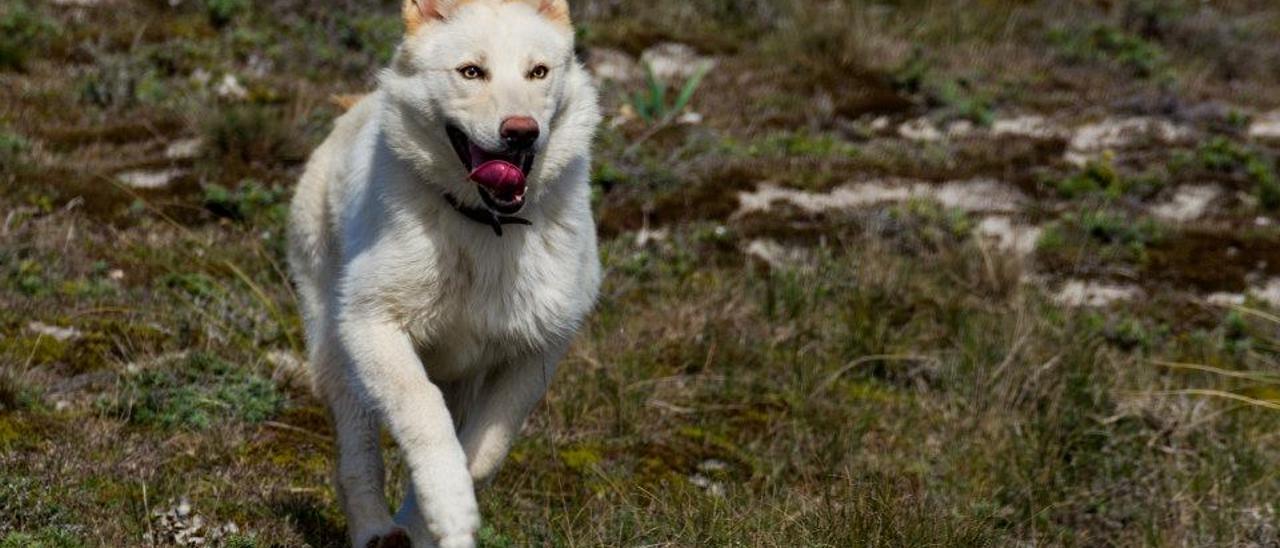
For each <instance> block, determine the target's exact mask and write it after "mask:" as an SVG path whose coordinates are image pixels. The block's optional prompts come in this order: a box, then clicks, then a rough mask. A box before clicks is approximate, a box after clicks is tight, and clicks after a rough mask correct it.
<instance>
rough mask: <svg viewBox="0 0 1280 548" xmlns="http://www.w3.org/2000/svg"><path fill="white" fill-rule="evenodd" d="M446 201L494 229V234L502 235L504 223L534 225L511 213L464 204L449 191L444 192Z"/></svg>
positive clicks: (467, 215)
mask: <svg viewBox="0 0 1280 548" xmlns="http://www.w3.org/2000/svg"><path fill="white" fill-rule="evenodd" d="M444 201H446V202H449V205H451V206H453V209H456V210H458V213H461V214H462V216H464V217H466V218H468V219H471V220H472V221H475V222H477V223H480V224H482V225H486V226H488V227H490V228H492V229H493V233H494V235H496V236H497V237H499V238H501V237H502V225H526V226H528V225H532V224H533V223H532V222H530V221H529V220H528V219H524V218H521V217H514V216H511V215H499V214H497V213H494V212H493V210H491V209H489V208H487V207H475V206H469V205H464V204H462V203H461V202H459V201H458V198H457V197H455V196H454V195H453V194H450V193H448V192H445V193H444Z"/></svg>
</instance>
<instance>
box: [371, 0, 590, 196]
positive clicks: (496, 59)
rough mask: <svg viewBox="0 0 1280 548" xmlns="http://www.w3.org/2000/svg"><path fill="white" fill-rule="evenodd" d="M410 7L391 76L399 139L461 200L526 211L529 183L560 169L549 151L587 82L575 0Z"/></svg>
mask: <svg viewBox="0 0 1280 548" xmlns="http://www.w3.org/2000/svg"><path fill="white" fill-rule="evenodd" d="M403 9H404V20H405V29H406V32H405V39H404V42H403V43H402V44H401V46H400V48H399V50H398V51H397V53H396V57H395V59H394V60H393V61H392V66H391V69H390V70H388V71H386V72H385V73H384V74H383V76H382V78H381V81H382V87H383V89H385V90H386V92H387V94H388V97H389V98H390V100H391V102H392V108H394V109H396V116H393V118H397V119H399V120H398V121H397V122H396V123H397V124H400V125H401V126H402V127H401V128H399V131H395V130H393V131H392V132H391V133H392V134H393V135H392V138H393V141H395V140H398V141H399V142H393V143H392V146H393V147H394V148H395V149H396V150H397V152H398V153H400V154H401V155H407V156H408V157H410V159H411V160H413V159H415V157H416V159H417V160H419V161H418V162H416V163H417V164H419V165H426V166H430V167H429V171H430V174H431V178H432V179H434V180H433V181H432V182H433V183H437V184H441V185H443V186H444V187H445V189H446V190H447V191H449V192H452V193H454V194H455V195H458V197H459V198H461V199H464V200H468V199H469V198H472V197H474V196H476V195H477V194H478V196H479V197H480V198H481V199H482V200H483V202H484V204H485V205H487V206H488V207H489V208H490V209H493V210H494V211H497V212H499V213H506V214H510V213H514V212H516V211H519V210H520V209H521V208H522V207H524V205H525V201H526V189H527V185H530V184H537V182H538V180H539V179H546V178H548V177H555V176H557V175H558V173H547V172H546V171H547V170H548V167H547V166H546V165H545V164H546V163H547V162H544V161H542V160H543V159H542V158H541V156H542V155H543V154H544V153H545V152H547V151H548V150H547V149H548V148H549V146H551V144H552V141H553V140H554V139H556V136H555V135H553V134H554V133H555V132H556V131H557V130H558V129H557V128H556V127H555V125H556V122H557V119H558V118H559V117H560V116H559V115H560V114H561V112H560V111H561V110H562V109H564V108H566V104H565V103H566V101H567V96H569V95H570V94H571V93H572V92H573V90H569V89H567V88H568V87H570V86H573V85H576V84H579V83H580V82H579V79H580V78H581V75H578V74H572V73H573V72H575V71H580V70H581V69H579V68H578V67H577V65H576V62H575V60H574V57H573V29H572V28H571V26H570V22H569V8H568V5H567V3H566V1H565V0H405V2H404V8H403ZM583 81H585V80H583ZM590 99H591V100H590V103H592V105H591V108H592V109H593V110H594V108H595V106H594V96H592V97H591V98H590ZM396 134H399V135H396ZM563 167H564V166H563V165H562V166H552V169H555V168H558V169H563ZM469 187H470V188H469ZM472 188H475V189H476V190H472ZM477 190H478V192H477Z"/></svg>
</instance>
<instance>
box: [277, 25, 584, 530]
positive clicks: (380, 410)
mask: <svg viewBox="0 0 1280 548" xmlns="http://www.w3.org/2000/svg"><path fill="white" fill-rule="evenodd" d="M444 15H445V19H444V20H443V21H440V22H435V23H433V24H432V25H430V26H429V27H427V28H425V29H423V30H422V31H420V32H418V33H417V34H415V35H411V36H409V37H407V38H406V39H405V42H404V43H403V44H402V45H401V47H400V49H399V51H398V52H397V55H396V58H395V59H394V60H393V62H392V67H391V68H390V69H388V70H386V71H384V72H383V74H382V75H381V77H380V85H379V90H378V91H376V92H374V93H373V94H372V95H370V96H369V97H367V98H365V99H364V100H362V101H361V102H360V103H358V104H357V105H356V106H355V107H354V108H353V109H352V110H351V111H350V112H348V113H347V114H345V115H344V116H342V117H341V118H340V119H339V120H338V121H337V124H336V127H335V128H334V130H333V133H332V134H331V135H330V136H329V138H328V139H327V140H326V141H325V142H324V143H323V144H322V145H321V146H320V147H319V148H318V149H317V150H316V151H315V153H314V155H313V156H312V158H311V161H310V163H309V164H308V166H307V170H306V173H305V174H304V175H303V176H302V179H301V181H300V182H299V185H298V189H297V195H296V196H295V198H294V201H293V209H292V213H291V222H290V247H289V262H290V266H291V269H292V271H293V274H294V277H295V279H296V282H297V285H298V288H299V292H300V295H301V301H302V312H303V316H304V319H305V323H306V331H307V341H308V345H309V350H310V358H311V364H312V370H313V373H314V381H315V385H316V389H317V392H318V393H319V394H320V395H321V397H322V398H323V399H324V400H325V402H326V403H327V405H328V406H329V409H330V411H331V414H332V418H333V420H334V423H335V428H336V430H337V436H338V440H337V442H338V449H339V457H338V464H337V472H336V478H335V484H336V487H337V489H338V492H339V497H340V499H341V502H342V505H343V510H344V511H345V512H346V515H347V518H348V522H349V532H350V535H351V541H352V542H353V544H355V545H356V546H360V547H363V546H365V544H366V543H367V542H368V541H370V540H371V539H375V538H377V537H378V536H379V535H383V534H386V533H387V532H389V531H391V530H392V529H393V528H395V527H396V526H400V527H403V528H404V529H406V530H407V531H408V533H409V534H410V536H411V538H412V539H413V544H414V545H415V546H437V545H438V546H472V545H473V544H474V535H475V532H476V530H477V529H478V527H479V524H480V516H479V512H478V509H477V506H476V498H475V491H474V485H477V484H480V485H482V484H484V483H485V482H486V481H488V480H489V479H491V478H492V477H493V475H494V473H495V472H496V471H497V469H498V467H499V465H500V464H501V462H502V460H503V459H504V458H505V456H506V453H507V451H508V449H509V448H510V445H511V442H512V440H513V438H514V436H516V435H517V434H518V432H519V430H520V427H521V424H522V422H523V421H524V419H525V417H526V416H527V415H528V413H529V412H530V410H531V409H532V408H533V406H534V405H535V404H536V403H537V402H538V401H539V400H540V399H541V398H542V396H543V394H544V392H545V390H546V388H547V383H548V382H549V380H550V379H551V377H552V375H553V374H554V371H555V367H556V363H557V362H558V361H559V360H560V358H561V357H562V356H563V354H564V352H565V349H566V347H567V346H568V344H569V341H570V339H572V337H573V336H574V334H575V332H576V331H577V329H578V327H579V326H580V325H581V323H582V321H583V318H584V316H585V315H586V314H587V313H588V312H589V310H590V309H591V307H592V305H593V303H594V301H595V297H596V293H597V289H598V287H599V283H600V276H601V274H600V266H599V260H598V257H597V253H596V241H595V240H596V235H595V225H594V222H593V220H592V218H591V211H590V191H589V188H588V186H587V174H588V166H589V164H590V161H589V149H590V145H591V140H592V138H593V135H594V132H595V127H596V126H597V124H598V123H599V120H600V115H599V112H598V106H597V101H596V91H595V89H594V88H593V87H592V85H591V83H590V79H589V78H588V76H587V74H586V72H585V70H583V69H582V68H581V67H580V66H579V65H578V63H577V62H576V61H574V59H573V38H572V34H571V31H570V30H569V29H568V28H567V27H566V26H563V25H558V24H555V23H553V22H551V21H549V20H547V19H545V18H544V17H542V16H541V15H540V14H539V13H538V11H537V9H535V7H532V6H531V5H530V4H527V3H524V2H500V1H498V0H476V1H473V2H468V3H465V4H463V5H461V6H460V7H458V8H457V9H456V10H453V12H452V13H448V14H444ZM463 63H477V64H481V65H482V66H484V67H485V68H486V69H487V70H488V71H489V72H490V74H491V78H490V79H488V80H487V81H476V80H465V79H463V78H461V77H460V75H459V74H458V72H457V71H456V70H455V68H456V67H457V66H459V65H461V64H463ZM535 63H542V64H545V65H547V66H548V67H550V68H551V72H550V76H548V77H547V78H546V79H545V80H533V79H529V78H526V77H525V75H526V74H527V73H528V70H529V67H531V66H532V65H533V64H535ZM516 115H520V116H532V117H533V118H535V119H536V120H537V121H538V123H539V125H540V127H541V128H542V135H541V137H540V138H539V142H538V146H537V150H538V156H537V160H536V162H535V164H534V167H533V169H532V170H531V172H530V176H529V188H528V191H527V195H528V197H527V199H526V203H525V207H524V209H523V210H522V211H521V212H520V213H519V215H520V216H521V217H524V218H526V219H528V220H529V221H531V222H532V226H516V225H508V226H506V227H504V232H505V235H504V236H503V237H501V238H499V237H497V236H495V235H494V233H493V231H492V229H491V228H490V227H488V226H485V225H482V224H479V223H476V222H474V221H472V220H470V219H468V218H466V217H464V216H463V215H462V214H460V213H459V212H457V211H455V210H454V209H453V208H452V207H450V206H449V205H448V204H447V203H446V201H445V199H444V197H443V194H444V193H445V192H449V193H451V194H453V195H454V196H456V197H458V199H460V200H461V201H463V202H465V203H466V204H468V205H471V206H480V204H481V202H480V200H479V198H478V195H477V193H476V190H475V188H474V184H473V183H471V182H469V181H467V170H466V168H465V167H464V166H463V165H462V163H461V162H460V161H459V160H458V158H457V156H456V154H455V153H454V151H453V150H452V148H451V147H450V145H449V142H448V140H447V137H446V134H445V131H444V125H445V123H446V121H449V122H451V123H454V124H455V125H457V126H458V127H460V128H462V129H463V130H464V131H465V132H466V133H467V134H468V136H469V137H470V138H471V139H472V141H473V142H475V143H477V144H478V145H480V146H483V147H486V148H497V147H498V145H499V141H498V140H497V139H498V127H499V124H500V123H501V121H502V120H503V119H504V118H506V117H508V116H516ZM384 425H385V426H386V427H387V428H388V430H389V431H390V432H391V434H392V436H393V437H394V438H395V440H396V442H397V443H398V444H399V446H400V448H401V450H402V451H403V452H404V456H405V461H406V463H407V465H408V471H409V478H408V483H409V485H408V496H407V497H406V499H405V501H404V504H403V506H402V508H401V510H400V512H399V513H398V514H397V515H396V516H395V518H394V519H393V518H392V516H391V515H390V512H389V511H388V510H387V505H386V502H385V499H384V496H385V494H384V490H383V470H382V458H381V453H380V449H379V432H380V428H381V426H384Z"/></svg>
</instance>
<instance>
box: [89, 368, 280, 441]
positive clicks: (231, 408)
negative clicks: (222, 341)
mask: <svg viewBox="0 0 1280 548" xmlns="http://www.w3.org/2000/svg"><path fill="white" fill-rule="evenodd" d="M282 403H283V400H282V397H281V395H280V394H279V393H278V392H277V391H276V388H275V385H274V384H273V383H272V382H271V381H270V380H268V379H265V378H262V377H260V376H258V375H256V374H254V373H251V372H247V371H244V370H242V369H239V368H237V367H235V366H233V365H231V364H229V363H227V362H225V361H223V360H221V359H219V358H217V357H215V356H212V355H209V354H205V353H200V352H196V353H192V354H191V355H190V356H189V357H187V358H186V359H185V360H184V362H183V363H182V364H181V365H180V366H178V367H176V368H174V369H173V370H165V369H145V370H143V371H140V372H138V373H137V374H134V375H131V376H129V377H127V378H126V379H125V383H124V387H123V390H122V394H121V395H120V396H119V398H118V399H116V400H115V401H113V402H107V405H108V408H109V409H111V410H113V411H114V412H116V413H119V414H120V415H122V416H124V417H126V418H127V419H128V420H129V422H131V423H133V424H137V425H140V426H159V427H163V428H175V427H183V428H193V429H206V428H208V427H209V426H211V425H212V424H213V423H214V422H215V419H219V418H232V419H236V420H242V421H247V422H261V421H263V420H266V419H268V418H271V417H272V416H273V415H274V414H275V413H276V412H277V411H279V409H280V406H281V405H282Z"/></svg>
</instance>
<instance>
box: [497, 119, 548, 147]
mask: <svg viewBox="0 0 1280 548" xmlns="http://www.w3.org/2000/svg"><path fill="white" fill-rule="evenodd" d="M498 135H499V136H501V137H502V142H504V143H506V144H507V148H510V149H512V150H524V149H527V148H531V147H533V143H535V142H537V140H538V121H537V120H534V119H533V118H530V117H528V116H512V117H510V118H507V119H506V120H503V121H502V127H501V128H498Z"/></svg>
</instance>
